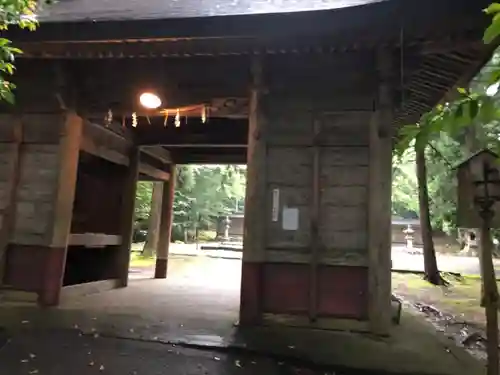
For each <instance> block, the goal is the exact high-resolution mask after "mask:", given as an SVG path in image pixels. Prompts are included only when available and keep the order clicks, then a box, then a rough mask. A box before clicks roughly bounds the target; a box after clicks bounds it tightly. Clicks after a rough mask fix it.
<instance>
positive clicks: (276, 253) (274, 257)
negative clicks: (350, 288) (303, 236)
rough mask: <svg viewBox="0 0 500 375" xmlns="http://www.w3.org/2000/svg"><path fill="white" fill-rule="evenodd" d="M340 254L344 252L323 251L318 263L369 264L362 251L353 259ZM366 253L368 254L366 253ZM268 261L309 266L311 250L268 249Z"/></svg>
mask: <svg viewBox="0 0 500 375" xmlns="http://www.w3.org/2000/svg"><path fill="white" fill-rule="evenodd" d="M339 253H342V254H343V253H344V250H343V249H340V250H331V251H328V252H325V251H321V252H320V254H319V258H318V263H319V264H321V265H332V266H334V265H339V266H340V265H341V266H366V265H367V264H368V261H367V255H363V252H362V250H360V251H358V252H356V253H357V254H358V255H357V256H352V257H345V256H338V254H339ZM364 253H366V251H365V252H364ZM266 261H267V262H273V263H295V264H309V263H310V261H311V254H310V251H309V249H297V248H294V247H282V248H281V249H279V250H276V249H274V248H267V251H266Z"/></svg>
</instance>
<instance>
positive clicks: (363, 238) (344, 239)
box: [321, 226, 368, 252]
mask: <svg viewBox="0 0 500 375" xmlns="http://www.w3.org/2000/svg"><path fill="white" fill-rule="evenodd" d="M321 240H322V243H323V246H325V247H326V248H333V249H341V250H345V251H350V250H360V249H363V251H365V252H366V251H367V250H366V249H367V248H368V233H367V231H366V230H365V231H352V230H344V231H342V230H336V229H334V228H328V227H326V226H323V227H322V231H321Z"/></svg>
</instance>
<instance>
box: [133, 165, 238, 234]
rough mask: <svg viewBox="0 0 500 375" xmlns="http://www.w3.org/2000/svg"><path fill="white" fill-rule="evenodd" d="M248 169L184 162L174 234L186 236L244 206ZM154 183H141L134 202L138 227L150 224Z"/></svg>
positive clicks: (177, 191)
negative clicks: (185, 163)
mask: <svg viewBox="0 0 500 375" xmlns="http://www.w3.org/2000/svg"><path fill="white" fill-rule="evenodd" d="M245 185H246V168H245V167H240V166H233V165H182V166H178V167H177V180H176V189H175V200H174V207H173V209H174V219H173V225H174V228H173V235H174V238H176V239H183V238H184V234H185V233H186V234H187V233H189V234H190V235H193V234H194V232H196V231H197V230H198V229H207V228H209V227H213V226H214V225H215V224H216V222H217V218H218V217H219V216H222V215H228V214H231V213H233V212H235V211H239V210H242V209H243V200H244V196H245ZM152 192H153V183H151V182H140V183H139V184H138V187H137V196H136V204H135V215H136V220H138V221H139V222H140V224H138V226H140V227H143V228H144V229H145V226H146V225H147V222H148V220H147V219H148V218H149V214H150V209H151V196H152Z"/></svg>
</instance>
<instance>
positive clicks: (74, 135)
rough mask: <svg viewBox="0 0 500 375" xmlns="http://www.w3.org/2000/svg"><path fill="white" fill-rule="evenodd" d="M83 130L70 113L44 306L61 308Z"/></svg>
mask: <svg viewBox="0 0 500 375" xmlns="http://www.w3.org/2000/svg"><path fill="white" fill-rule="evenodd" d="M82 129H83V120H82V119H81V118H80V117H79V116H77V115H76V114H75V113H74V112H68V113H66V115H65V121H64V124H63V132H62V133H63V134H62V137H61V140H60V144H59V156H58V159H59V175H58V182H57V193H56V194H57V195H56V199H55V203H54V216H53V222H52V229H51V232H50V243H49V247H48V249H47V250H46V251H48V254H47V255H46V257H45V266H44V267H43V279H42V285H41V287H40V291H39V303H40V305H42V306H55V305H58V304H59V298H60V294H61V288H62V285H63V279H64V269H65V265H66V253H67V246H68V239H69V236H70V230H71V220H72V218H73V201H74V198H75V189H76V180H77V173H78V158H79V151H80V141H81V136H82Z"/></svg>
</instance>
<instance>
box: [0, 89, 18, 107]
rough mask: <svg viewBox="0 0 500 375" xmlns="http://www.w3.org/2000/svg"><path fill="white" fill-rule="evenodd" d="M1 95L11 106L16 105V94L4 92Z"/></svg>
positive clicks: (9, 91)
mask: <svg viewBox="0 0 500 375" xmlns="http://www.w3.org/2000/svg"><path fill="white" fill-rule="evenodd" d="M1 95H2V97H3V99H5V101H6V102H8V103H9V104H15V102H16V101H15V99H14V93H13V92H12V91H11V90H6V91H3V92H2V94H1Z"/></svg>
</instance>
